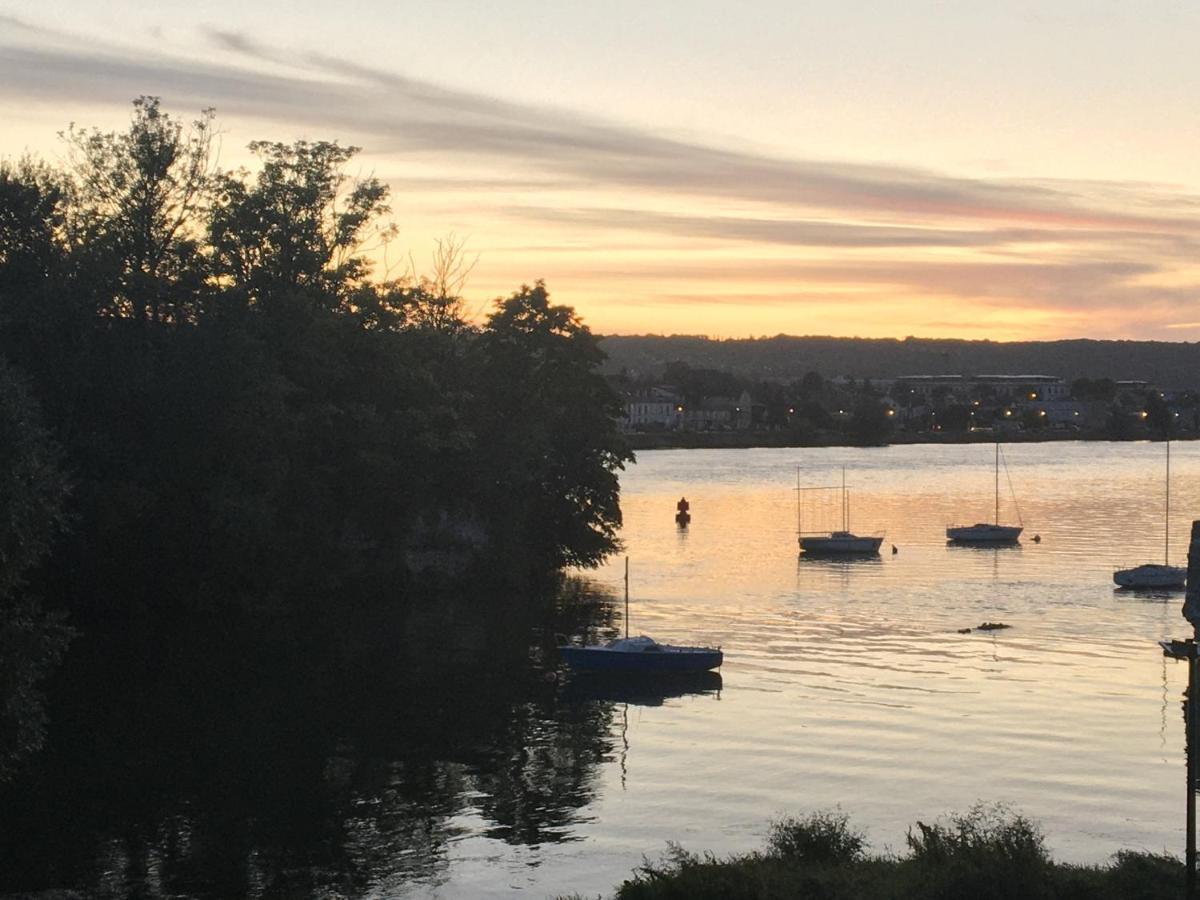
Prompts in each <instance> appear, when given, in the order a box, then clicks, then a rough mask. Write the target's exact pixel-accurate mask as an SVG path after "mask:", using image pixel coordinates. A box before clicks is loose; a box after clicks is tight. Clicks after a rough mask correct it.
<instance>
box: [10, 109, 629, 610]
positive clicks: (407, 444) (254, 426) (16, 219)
mask: <svg viewBox="0 0 1200 900" xmlns="http://www.w3.org/2000/svg"><path fill="white" fill-rule="evenodd" d="M212 136H213V116H212V113H211V112H210V111H206V112H204V113H202V114H201V115H200V116H199V118H197V119H196V120H195V121H194V122H193V123H191V125H190V126H185V125H184V124H183V123H181V122H180V121H179V120H177V119H176V118H174V117H173V116H171V115H170V114H168V113H167V112H165V111H163V110H162V109H161V107H160V105H159V102H158V100H157V99H155V98H148V97H144V98H140V99H139V100H137V101H135V103H134V106H133V115H132V119H131V122H130V125H129V127H128V129H126V130H125V131H122V132H115V133H107V132H100V131H96V130H90V131H88V130H81V129H77V128H75V127H72V128H70V129H69V130H68V131H67V132H65V133H64V139H65V141H66V143H67V147H68V151H69V153H68V158H67V162H66V164H64V165H63V166H59V167H54V166H50V165H47V164H44V163H40V162H37V161H34V160H23V161H19V162H17V163H6V164H0V354H3V355H7V356H8V357H9V359H10V360H11V361H12V363H13V365H14V366H16V367H17V368H19V369H20V370H21V371H23V372H24V373H25V375H26V376H27V378H28V381H29V384H30V390H31V392H32V394H33V396H34V397H36V399H37V400H38V401H39V402H40V403H41V405H42V407H43V408H44V410H45V415H46V420H47V425H48V427H49V429H50V430H51V431H52V432H53V434H54V435H55V437H56V438H57V439H58V440H59V441H60V442H61V444H62V446H63V454H64V460H65V465H66V466H67V468H68V470H69V471H70V472H71V473H72V477H73V479H74V481H75V485H76V487H75V490H74V492H73V495H72V498H71V501H70V512H71V514H72V515H73V517H74V519H73V521H74V523H75V527H74V528H73V529H72V530H71V533H70V534H69V535H67V536H66V537H65V538H63V539H62V540H61V541H60V542H59V543H58V544H57V545H56V549H55V556H54V559H53V561H52V565H49V566H47V567H46V571H47V572H51V571H53V572H54V573H56V574H55V577H54V578H49V579H47V584H48V585H51V586H52V587H53V598H52V599H53V600H54V602H55V604H56V605H57V606H59V607H61V608H64V609H70V610H72V612H73V614H74V615H75V617H76V620H77V621H79V622H82V623H85V624H86V623H90V624H98V623H103V622H106V621H108V620H110V619H114V618H115V619H117V620H120V619H123V618H126V617H128V616H130V615H138V616H158V617H167V618H171V617H178V616H185V615H192V614H194V613H196V612H198V611H203V612H215V611H229V610H243V611H245V610H257V611H260V612H261V611H270V612H271V614H272V615H283V616H287V615H291V616H293V617H295V616H297V615H300V614H301V613H300V612H299V610H307V609H309V608H310V606H311V604H313V603H317V602H322V603H327V602H329V600H328V598H329V597H331V596H335V595H336V592H337V590H338V589H339V588H340V587H342V586H345V585H348V584H352V583H353V584H357V583H371V584H375V585H377V586H380V588H381V589H383V586H385V585H386V586H390V589H391V590H393V591H394V590H395V589H396V587H397V586H399V587H400V588H401V589H402V587H403V585H405V584H407V583H408V582H409V581H411V580H412V579H413V578H415V577H416V574H415V571H416V570H415V568H414V565H413V564H412V560H413V559H414V558H415V557H414V554H417V555H420V554H426V555H428V551H431V550H436V551H437V552H438V553H442V554H443V555H445V554H449V555H451V556H454V557H455V559H457V560H458V561H459V562H463V561H464V560H465V562H466V564H467V565H475V566H485V565H487V564H488V563H487V561H488V560H489V559H510V560H514V562H518V563H519V564H520V565H521V566H530V567H533V568H545V567H554V566H559V565H564V564H583V565H589V564H595V563H597V562H599V561H600V560H601V559H602V558H603V557H604V555H605V554H606V553H609V552H611V551H612V550H613V549H614V548H615V547H616V529H617V527H618V526H619V524H620V509H619V505H618V484H617V478H616V472H617V470H618V469H619V468H620V466H621V465H622V463H623V462H624V461H625V460H627V459H629V458H630V456H629V453H628V451H627V450H626V449H625V447H624V444H623V443H622V442H621V440H620V438H619V436H618V434H617V431H616V426H615V413H616V400H615V397H614V396H613V395H612V393H611V392H610V391H609V389H608V387H607V385H606V384H605V382H604V381H603V380H602V379H601V378H600V377H599V375H598V374H597V367H598V365H599V363H600V361H601V360H602V358H603V357H602V354H601V353H600V351H599V349H598V347H597V344H596V341H595V339H594V338H593V336H592V335H591V333H590V331H589V330H588V329H587V327H586V326H585V325H584V324H583V323H582V322H581V321H580V320H579V318H578V317H577V316H576V315H575V314H574V312H573V311H572V310H570V308H568V307H564V306H556V305H552V304H550V303H549V300H548V295H547V292H546V289H545V286H544V285H542V284H541V283H538V284H537V285H536V286H535V287H533V288H522V290H521V291H519V292H518V293H517V294H514V295H513V297H511V298H509V299H508V300H504V301H499V302H498V304H497V308H496V312H495V314H494V315H493V316H492V317H491V318H490V319H489V320H488V321H487V322H486V323H485V324H482V325H473V324H470V323H469V322H467V321H466V319H465V316H464V313H463V304H462V299H461V295H462V288H463V284H464V282H465V279H466V276H467V274H468V273H469V272H470V267H471V264H472V263H471V262H470V261H469V259H468V257H467V255H466V253H465V251H464V247H463V243H462V242H461V241H459V240H457V239H454V238H449V239H447V240H446V241H445V242H443V243H441V244H440V245H439V247H438V249H437V251H436V253H435V258H434V268H433V271H432V272H431V273H430V274H428V275H426V276H418V275H416V274H415V273H414V272H409V273H406V275H405V276H404V277H401V278H397V279H390V280H389V279H388V278H386V277H383V278H377V277H376V273H375V272H373V269H372V260H373V253H374V251H375V250H376V249H377V248H378V247H379V245H380V243H381V242H386V241H387V240H389V239H390V237H391V236H392V234H393V233H394V227H393V226H392V225H391V224H390V223H389V222H387V221H386V218H385V217H386V215H387V214H388V212H389V205H388V191H387V188H386V186H385V185H383V184H382V182H380V181H379V180H378V179H376V178H373V177H363V178H354V177H351V176H350V175H348V174H347V169H348V166H349V164H350V162H351V161H352V160H353V158H354V155H355V153H356V152H357V151H356V148H353V147H344V146H341V145H339V144H337V143H333V142H325V141H315V142H308V141H299V142H296V143H292V144H284V143H276V142H256V143H254V144H252V145H251V150H252V151H253V152H254V153H255V155H256V156H257V157H258V160H259V163H258V165H257V166H256V167H254V168H253V170H241V171H234V172H229V171H218V170H217V169H216V168H215V166H214V164H213V155H212V148H213V145H212ZM383 274H384V276H386V275H387V273H383ZM514 557H515V558H514ZM318 597H323V598H326V599H324V600H321V601H318V599H317V598H318Z"/></svg>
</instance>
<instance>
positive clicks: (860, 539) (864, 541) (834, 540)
mask: <svg viewBox="0 0 1200 900" xmlns="http://www.w3.org/2000/svg"><path fill="white" fill-rule="evenodd" d="M827 490H830V488H827V487H819V488H802V487H800V467H799V466H797V467H796V533H797V539H798V540H799V542H800V549H801V551H803V552H804V553H809V554H812V555H814V556H865V555H870V554H872V553H878V552H879V545H880V544H882V543H883V535H882V534H870V535H860V534H854V532H852V531H851V530H850V495H849V494H848V493H846V470H845V469H842V527H841V529H840V530H839V531H810V532H806V531H805V530H804V523H803V521H802V520H801V503H800V498H801V496H802V495H801V491H827Z"/></svg>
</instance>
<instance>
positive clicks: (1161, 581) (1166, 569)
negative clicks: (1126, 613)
mask: <svg viewBox="0 0 1200 900" xmlns="http://www.w3.org/2000/svg"><path fill="white" fill-rule="evenodd" d="M1113 582H1114V583H1115V584H1117V585H1118V586H1119V587H1123V588H1132V589H1134V590H1137V589H1139V588H1159V589H1162V588H1184V587H1187V569H1184V568H1181V567H1179V566H1166V565H1160V564H1158V563H1146V564H1145V565H1142V566H1135V567H1134V568H1132V569H1118V570H1117V571H1116V572H1113Z"/></svg>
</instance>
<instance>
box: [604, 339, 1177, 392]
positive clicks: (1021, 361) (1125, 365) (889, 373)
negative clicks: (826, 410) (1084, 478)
mask: <svg viewBox="0 0 1200 900" xmlns="http://www.w3.org/2000/svg"><path fill="white" fill-rule="evenodd" d="M601 346H602V347H603V349H604V351H605V352H606V353H607V354H608V357H609V359H608V363H607V364H606V367H605V368H606V370H607V371H613V372H617V371H620V370H621V369H628V370H629V371H630V372H631V373H636V374H647V375H650V374H657V373H659V372H661V371H662V368H663V367H664V366H665V365H666V364H667V363H669V362H672V361H674V360H679V361H681V362H685V363H687V364H688V365H690V366H693V367H703V368H713V369H725V370H728V371H731V372H734V373H736V374H739V375H744V376H747V377H751V378H762V379H765V380H784V381H787V380H791V379H795V378H801V377H802V376H803V375H804V373H805V372H809V371H816V372H820V373H821V374H822V375H824V376H826V377H831V376H834V375H848V376H851V377H854V378H896V377H898V376H901V375H958V374H963V375H966V374H976V375H978V374H987V375H991V374H1011V375H1017V374H1020V375H1030V374H1033V375H1058V376H1060V377H1062V378H1065V379H1068V380H1071V379H1075V378H1112V379H1114V380H1123V379H1140V380H1144V381H1150V382H1154V383H1156V384H1158V385H1159V386H1160V387H1163V388H1168V389H1179V388H1194V387H1197V386H1200V343H1168V342H1165V341H1094V340H1069V341H1021V342H1013V343H998V342H996V341H964V340H933V339H926V338H904V339H903V340H896V339H890V338H888V339H874V338H834V337H787V336H783V335H780V336H778V337H772V338H750V339H742V340H709V339H708V338H703V337H689V336H681V335H672V336H670V337H663V336H659V335H631V336H622V335H613V336H609V337H605V338H604V339H603V341H602V344H601Z"/></svg>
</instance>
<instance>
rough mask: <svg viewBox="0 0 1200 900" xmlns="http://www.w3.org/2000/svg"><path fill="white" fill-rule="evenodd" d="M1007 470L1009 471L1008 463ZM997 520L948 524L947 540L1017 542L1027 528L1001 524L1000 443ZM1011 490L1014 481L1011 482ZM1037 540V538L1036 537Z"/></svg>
mask: <svg viewBox="0 0 1200 900" xmlns="http://www.w3.org/2000/svg"><path fill="white" fill-rule="evenodd" d="M1005 471H1006V472H1007V471H1008V467H1007V465H1006V466H1005ZM995 481H996V491H995V503H996V513H995V515H996V521H995V522H976V523H975V524H974V525H948V526H947V527H946V540H947V541H949V542H950V543H952V544H1015V543H1017V541H1018V540H1019V539H1020V537H1021V532H1022V531H1024V530H1025V527H1024V525H1001V524H1000V443H999V442H997V443H996V479H995ZM1009 488H1010V490H1011V488H1012V483H1011V482H1009ZM1016 500H1017V498H1016V496H1015V495H1014V496H1013V503H1014V504H1015V503H1016ZM1020 518H1021V511H1020V509H1018V510H1017V519H1018V520H1020ZM1035 540H1037V539H1036V538H1035Z"/></svg>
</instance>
